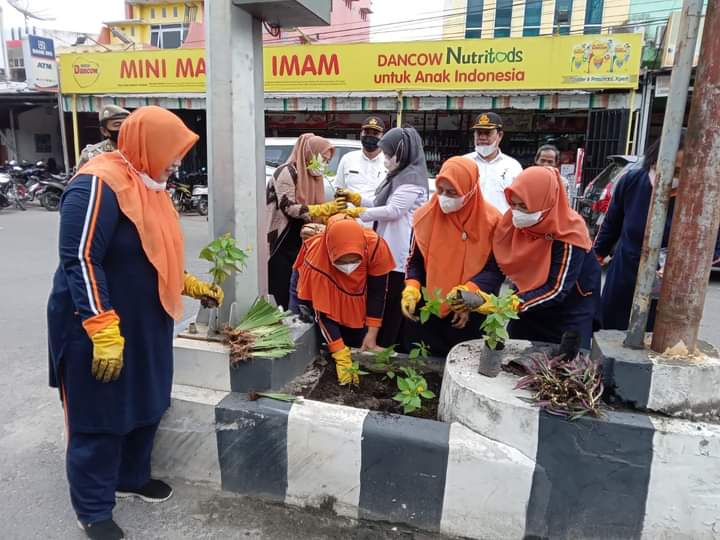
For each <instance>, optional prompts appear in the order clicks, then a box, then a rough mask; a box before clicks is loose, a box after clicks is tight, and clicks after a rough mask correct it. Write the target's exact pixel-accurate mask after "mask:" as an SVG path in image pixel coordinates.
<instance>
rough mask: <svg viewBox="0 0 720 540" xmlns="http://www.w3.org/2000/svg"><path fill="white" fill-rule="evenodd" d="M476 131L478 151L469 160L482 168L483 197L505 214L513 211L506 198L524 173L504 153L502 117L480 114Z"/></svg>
mask: <svg viewBox="0 0 720 540" xmlns="http://www.w3.org/2000/svg"><path fill="white" fill-rule="evenodd" d="M472 130H473V134H474V135H473V136H474V142H475V152H471V153H470V154H467V155H466V156H465V157H466V158H470V159H472V160H473V161H474V162H475V163H477V166H478V168H479V169H480V190H481V191H482V195H483V198H484V199H485V200H486V201H487V202H489V203H490V204H492V205H493V206H494V207H495V208H497V209H498V210H499V211H500V213H501V214H504V213H505V212H507V211H508V209H509V208H510V205H509V204H508V203H507V200H506V199H505V188H506V187H508V186H510V184H512V181H513V180H515V177H516V176H517V175H518V174H520V172H521V171H522V166H521V165H520V163H518V162H517V161H516V160H515V159H513V158H511V157H510V156H508V155H505V154H503V153H502V151H501V150H500V141H502V138H503V122H502V118H500V115H499V114H497V113H494V112H485V113H482V114H480V115H479V116H478V117H477V119H476V120H475V123H474V124H473V127H472Z"/></svg>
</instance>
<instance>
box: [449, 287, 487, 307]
mask: <svg viewBox="0 0 720 540" xmlns="http://www.w3.org/2000/svg"><path fill="white" fill-rule="evenodd" d="M451 303H452V304H455V305H458V304H459V305H462V306H464V307H466V308H468V309H469V310H470V311H475V310H476V309H478V308H479V307H480V306H482V305H483V304H484V303H485V300H483V299H482V297H481V296H479V295H477V294H475V293H474V292H470V291H457V294H456V296H455V298H454V300H453V302H451Z"/></svg>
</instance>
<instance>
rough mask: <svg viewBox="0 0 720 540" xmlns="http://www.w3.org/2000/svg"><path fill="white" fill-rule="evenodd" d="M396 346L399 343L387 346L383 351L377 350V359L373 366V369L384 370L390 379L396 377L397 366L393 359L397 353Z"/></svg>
mask: <svg viewBox="0 0 720 540" xmlns="http://www.w3.org/2000/svg"><path fill="white" fill-rule="evenodd" d="M395 347H397V345H390V346H389V347H385V348H384V349H383V350H382V351H378V352H376V353H375V358H374V360H375V361H374V362H373V366H372V367H373V369H377V370H378V371H384V372H385V375H386V376H387V378H388V379H393V378H395V372H396V371H397V367H396V366H395V362H394V361H393V357H394V356H395V354H396V353H395Z"/></svg>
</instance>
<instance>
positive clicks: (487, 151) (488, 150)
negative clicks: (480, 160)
mask: <svg viewBox="0 0 720 540" xmlns="http://www.w3.org/2000/svg"><path fill="white" fill-rule="evenodd" d="M497 147H498V145H497V143H493V144H479V145H477V146H476V147H475V151H476V152H477V153H478V154H480V155H481V156H482V157H488V156H491V155H492V154H494V153H495V150H497Z"/></svg>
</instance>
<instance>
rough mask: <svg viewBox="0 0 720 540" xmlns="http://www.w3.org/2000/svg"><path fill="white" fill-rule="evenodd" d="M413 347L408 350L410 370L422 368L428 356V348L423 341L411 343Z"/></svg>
mask: <svg viewBox="0 0 720 540" xmlns="http://www.w3.org/2000/svg"><path fill="white" fill-rule="evenodd" d="M413 345H415V347H413V348H412V349H411V350H410V354H408V363H409V364H410V367H412V368H415V369H420V368H423V367H425V366H426V365H427V359H428V357H429V356H430V347H428V346H427V345H426V344H425V342H424V341H421V342H420V343H417V342H416V343H413Z"/></svg>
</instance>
